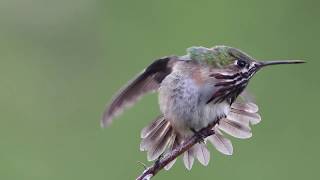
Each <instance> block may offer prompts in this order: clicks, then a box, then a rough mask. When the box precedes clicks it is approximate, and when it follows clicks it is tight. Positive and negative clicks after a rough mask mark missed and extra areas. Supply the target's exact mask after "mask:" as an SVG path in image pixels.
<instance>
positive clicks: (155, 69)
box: [101, 56, 177, 127]
mask: <svg viewBox="0 0 320 180" xmlns="http://www.w3.org/2000/svg"><path fill="white" fill-rule="evenodd" d="M176 61H177V58H176V57H175V56H171V57H164V58H161V59H158V60H155V61H154V62H153V63H152V64H151V65H149V66H148V67H147V68H146V69H145V70H144V71H142V72H141V73H140V74H138V76H137V77H136V78H134V79H133V80H132V81H130V82H129V83H128V84H127V85H126V86H125V87H124V88H122V89H121V90H120V91H119V93H118V94H117V95H116V96H115V97H114V98H113V100H112V101H111V103H110V104H109V106H108V107H107V109H106V110H105V112H104V114H103V117H102V120H101V126H102V127H105V126H108V125H109V124H110V123H111V122H112V119H113V118H114V117H115V116H117V115H119V114H120V113H121V112H122V110H123V109H124V108H125V107H129V106H131V105H133V104H134V103H135V102H136V101H137V100H138V99H139V98H140V97H141V96H143V95H144V94H146V93H148V92H153V91H156V90H158V88H159V87H160V84H161V82H162V80H163V79H164V78H165V77H166V76H167V75H168V74H170V73H171V70H172V67H173V65H174V64H175V62H176Z"/></svg>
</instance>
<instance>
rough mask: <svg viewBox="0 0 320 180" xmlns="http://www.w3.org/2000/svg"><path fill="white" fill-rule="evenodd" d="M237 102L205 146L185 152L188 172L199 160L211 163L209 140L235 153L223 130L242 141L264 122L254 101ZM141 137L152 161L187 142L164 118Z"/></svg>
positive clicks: (227, 152) (202, 162) (170, 164)
mask: <svg viewBox="0 0 320 180" xmlns="http://www.w3.org/2000/svg"><path fill="white" fill-rule="evenodd" d="M235 103H236V104H233V105H232V106H231V111H230V113H229V114H228V115H227V117H226V118H223V119H221V120H220V122H219V123H218V124H217V125H216V126H215V127H214V128H213V130H214V131H215V134H213V135H211V136H209V137H207V138H206V139H205V141H204V142H203V143H197V144H195V145H194V146H193V147H191V148H190V149H188V150H187V151H186V152H184V154H183V163H184V165H185V167H186V169H188V170H191V168H192V166H193V164H194V159H195V158H196V159H198V161H199V162H200V163H201V164H202V165H204V166H207V165H208V164H209V160H210V152H209V151H208V149H207V147H206V141H207V140H209V142H211V144H212V145H213V146H214V147H215V148H216V149H217V150H218V151H219V152H221V153H222V154H225V155H232V154H233V146H232V143H231V141H230V140H229V139H227V138H226V137H224V135H223V134H222V132H221V131H220V130H222V131H223V132H225V133H227V134H229V135H231V136H233V137H236V138H240V139H246V138H250V137H251V136H252V133H251V128H250V125H254V124H257V123H259V122H260V121H261V117H260V115H259V114H258V113H257V111H258V106H257V105H255V104H254V103H251V102H235ZM141 138H142V141H141V144H140V150H141V151H147V154H148V160H149V161H153V160H156V159H157V158H159V157H160V156H161V155H162V154H165V153H169V152H171V151H172V150H174V149H175V148H176V147H177V146H179V145H181V144H182V143H183V141H184V140H185V139H182V138H181V136H179V135H178V134H176V132H175V130H174V129H173V127H172V126H171V124H170V122H169V121H167V120H166V119H165V118H164V116H163V115H160V116H158V117H157V118H156V119H155V120H154V121H153V122H151V123H150V124H149V125H148V126H147V127H145V128H143V129H142V131H141ZM175 162H176V159H174V160H173V161H171V162H170V163H169V164H167V165H166V166H165V167H164V169H165V170H169V169H170V168H171V167H172V166H173V165H174V163H175Z"/></svg>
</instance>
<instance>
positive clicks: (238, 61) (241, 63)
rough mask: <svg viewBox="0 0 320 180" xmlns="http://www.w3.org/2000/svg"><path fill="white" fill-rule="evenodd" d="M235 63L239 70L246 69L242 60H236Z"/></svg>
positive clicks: (245, 63)
mask: <svg viewBox="0 0 320 180" xmlns="http://www.w3.org/2000/svg"><path fill="white" fill-rule="evenodd" d="M236 63H237V65H238V66H239V67H240V68H244V67H246V65H247V62H246V61H244V60H241V59H239V60H237V62H236Z"/></svg>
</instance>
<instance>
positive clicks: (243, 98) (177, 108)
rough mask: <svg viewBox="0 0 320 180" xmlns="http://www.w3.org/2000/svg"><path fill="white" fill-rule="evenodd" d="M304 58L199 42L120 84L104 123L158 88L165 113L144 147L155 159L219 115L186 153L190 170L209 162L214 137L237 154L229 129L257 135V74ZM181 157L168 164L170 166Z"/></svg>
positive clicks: (238, 133)
mask: <svg viewBox="0 0 320 180" xmlns="http://www.w3.org/2000/svg"><path fill="white" fill-rule="evenodd" d="M298 63H304V61H301V60H277V61H275V60H272V61H258V60H256V59H254V58H252V57H251V56H249V55H248V54H246V53H244V52H243V51H241V50H239V49H236V48H233V47H228V46H222V45H219V46H214V47H211V48H206V47H201V46H200V47H195V46H193V47H190V48H188V49H187V54H186V55H183V56H175V55H172V56H166V57H163V58H160V59H157V60H155V61H154V62H153V63H151V64H150V65H149V66H148V67H147V68H146V69H144V70H143V71H142V72H141V73H139V74H138V75H137V76H136V77H135V78H134V79H133V80H132V81H130V82H129V83H128V84H127V85H125V86H124V87H123V88H122V89H121V90H119V92H118V93H117V94H116V95H115V96H114V98H113V100H112V101H111V103H110V104H109V105H108V106H107V108H106V110H105V112H104V114H103V117H102V120H101V125H102V127H106V126H109V125H110V124H111V122H112V120H113V119H114V118H115V117H116V116H117V115H119V114H120V113H121V112H122V111H123V110H124V109H125V108H126V107H130V106H131V105H133V104H134V103H136V102H137V101H138V100H139V99H140V98H141V97H142V96H143V95H145V94H146V93H149V92H158V94H159V96H158V101H159V107H160V111H161V114H160V115H159V116H158V117H156V118H155V119H154V120H153V121H152V122H151V123H150V124H149V125H148V126H146V127H145V128H143V129H142V131H141V138H142V141H141V144H140V150H142V151H147V158H148V160H149V161H154V160H157V159H159V158H161V156H162V155H163V154H164V153H167V152H170V151H171V150H173V149H174V148H175V147H177V146H179V145H180V144H181V143H183V142H184V141H186V140H187V139H188V138H190V137H191V136H193V135H195V134H196V135H197V132H198V131H199V130H200V129H202V128H205V127H207V126H208V125H209V124H211V123H213V122H215V121H217V122H218V123H217V124H216V125H215V127H214V128H213V130H214V132H215V133H214V134H213V135H211V136H209V137H207V138H205V139H204V140H203V141H202V142H200V143H197V144H195V145H194V146H193V147H191V148H190V149H189V150H188V151H186V152H185V153H184V154H183V162H184V165H185V167H186V168H187V169H188V170H190V169H191V168H192V166H193V163H194V159H195V158H196V159H198V161H199V162H200V163H201V164H203V165H205V166H206V165H208V163H209V160H210V152H209V151H208V149H207V147H206V144H207V142H208V141H209V142H211V143H212V144H213V146H214V147H215V148H216V149H217V150H218V151H220V152H221V153H223V154H225V155H232V153H233V147H232V143H231V141H230V140H229V139H227V138H226V137H225V136H224V133H226V134H229V135H231V136H233V137H236V138H241V139H247V138H250V137H251V136H252V133H251V128H250V125H254V124H257V123H259V122H260V121H261V117H260V115H259V114H258V109H259V108H258V106H257V105H256V104H255V103H254V102H253V100H252V98H248V97H249V96H248V95H247V92H246V91H245V89H246V87H247V85H248V83H249V81H250V79H251V78H252V77H253V75H255V74H256V72H258V71H259V70H260V69H262V68H264V67H267V66H271V65H278V64H298ZM175 161H176V160H173V161H172V162H171V163H169V164H168V165H167V166H166V167H165V169H166V170H168V169H170V168H171V167H172V165H173V164H174V163H175Z"/></svg>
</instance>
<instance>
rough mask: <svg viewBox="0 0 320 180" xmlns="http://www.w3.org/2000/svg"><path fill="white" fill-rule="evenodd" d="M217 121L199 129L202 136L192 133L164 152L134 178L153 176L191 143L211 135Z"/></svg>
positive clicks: (145, 178) (140, 178)
mask: <svg viewBox="0 0 320 180" xmlns="http://www.w3.org/2000/svg"><path fill="white" fill-rule="evenodd" d="M218 122H219V121H214V122H213V123H212V124H210V125H209V126H207V127H206V128H203V129H201V130H200V131H199V134H201V136H202V138H201V137H200V136H198V135H193V136H192V137H191V138H190V139H188V140H187V141H185V142H184V143H182V144H181V145H179V146H178V147H176V148H175V149H173V150H172V151H171V152H170V153H168V154H166V155H165V156H164V157H163V158H161V159H160V160H158V161H156V162H155V163H154V164H153V165H152V166H150V167H148V168H146V170H144V171H143V172H142V174H141V175H140V176H139V177H137V179H136V180H149V179H150V178H152V177H153V176H155V175H156V174H157V173H158V172H159V171H160V170H161V169H163V168H164V167H165V166H166V165H167V164H169V163H170V162H171V161H173V160H174V159H176V158H177V157H178V156H180V155H181V154H182V153H184V152H185V151H187V150H188V149H190V148H191V147H192V146H193V145H195V144H196V143H199V142H201V141H202V140H203V138H206V137H208V136H211V135H213V134H214V131H213V130H212V128H213V127H214V126H215V125H216V124H217V123H218Z"/></svg>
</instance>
